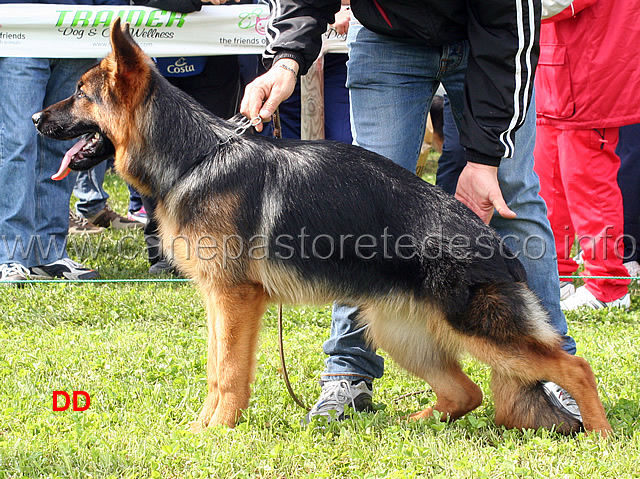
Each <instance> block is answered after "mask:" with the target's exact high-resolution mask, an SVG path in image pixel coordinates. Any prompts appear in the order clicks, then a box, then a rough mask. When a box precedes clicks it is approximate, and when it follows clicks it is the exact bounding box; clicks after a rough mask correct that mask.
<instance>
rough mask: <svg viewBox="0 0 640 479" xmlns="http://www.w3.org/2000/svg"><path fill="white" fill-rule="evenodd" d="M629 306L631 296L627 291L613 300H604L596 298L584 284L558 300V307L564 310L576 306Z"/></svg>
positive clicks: (593, 307)
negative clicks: (565, 297)
mask: <svg viewBox="0 0 640 479" xmlns="http://www.w3.org/2000/svg"><path fill="white" fill-rule="evenodd" d="M630 306H631V296H630V295H629V293H627V294H625V295H624V296H623V297H622V298H619V299H616V300H614V301H609V302H604V301H600V300H599V299H598V298H596V297H595V296H594V295H593V294H591V292H590V291H589V290H588V289H587V288H586V286H580V287H579V288H578V289H576V292H575V293H574V294H572V295H571V296H569V297H568V298H567V299H566V300H564V301H560V309H562V310H564V311H570V310H573V309H578V308H590V309H603V308H623V309H625V310H626V309H629V307H630Z"/></svg>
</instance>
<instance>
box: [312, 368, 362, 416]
mask: <svg viewBox="0 0 640 479" xmlns="http://www.w3.org/2000/svg"><path fill="white" fill-rule="evenodd" d="M372 396H373V387H372V385H371V384H370V383H367V381H365V380H364V379H361V380H358V381H347V380H345V379H341V380H336V381H322V392H321V393H320V398H319V399H318V402H317V403H316V404H315V405H314V406H313V407H312V408H311V411H309V413H307V416H306V417H305V420H306V422H307V424H308V423H310V422H311V420H312V419H313V418H314V417H315V416H324V417H326V418H327V422H331V421H334V420H337V421H342V420H343V419H346V418H347V417H348V416H345V414H344V408H345V406H350V407H351V408H353V410H354V411H373V404H372V402H371V397H372ZM331 411H333V413H331Z"/></svg>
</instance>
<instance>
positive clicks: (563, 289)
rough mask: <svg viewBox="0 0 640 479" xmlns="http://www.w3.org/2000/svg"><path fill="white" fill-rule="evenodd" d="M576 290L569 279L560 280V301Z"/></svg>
mask: <svg viewBox="0 0 640 479" xmlns="http://www.w3.org/2000/svg"><path fill="white" fill-rule="evenodd" d="M575 292H576V287H575V286H574V285H573V283H571V282H569V281H560V301H564V300H565V299H567V298H568V297H569V296H571V295H573V294H574V293H575Z"/></svg>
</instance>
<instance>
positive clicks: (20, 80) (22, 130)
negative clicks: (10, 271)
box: [0, 58, 95, 267]
mask: <svg viewBox="0 0 640 479" xmlns="http://www.w3.org/2000/svg"><path fill="white" fill-rule="evenodd" d="M94 63H95V60H88V59H46V58H0V264H2V263H11V262H16V263H20V264H22V265H23V266H25V267H32V266H37V265H41V264H47V263H51V262H53V261H56V260H58V259H60V258H64V257H66V256H67V252H66V237H67V232H68V229H69V198H70V195H71V189H72V188H73V184H74V181H75V175H69V176H68V177H67V178H65V179H64V180H62V181H53V180H51V175H53V174H54V173H55V172H56V171H57V170H58V167H59V166H60V162H61V160H62V157H63V156H64V154H65V152H66V151H67V150H68V149H69V148H70V147H71V146H72V144H73V142H71V141H56V140H51V139H48V138H45V137H43V136H41V135H38V132H37V131H36V129H35V127H34V126H33V123H32V122H31V115H33V114H34V113H35V112H37V111H40V110H41V109H42V108H44V107H46V106H48V105H51V104H52V103H55V102H57V101H59V100H62V99H64V98H66V97H68V96H70V95H71V94H72V93H73V92H74V91H75V86H76V83H77V81H78V79H79V78H80V75H81V74H82V73H84V71H85V70H87V69H88V68H89V67H90V66H91V65H93V64H94Z"/></svg>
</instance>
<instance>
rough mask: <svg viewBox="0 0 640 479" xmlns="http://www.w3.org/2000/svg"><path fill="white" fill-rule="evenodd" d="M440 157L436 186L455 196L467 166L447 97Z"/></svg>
mask: <svg viewBox="0 0 640 479" xmlns="http://www.w3.org/2000/svg"><path fill="white" fill-rule="evenodd" d="M442 116H443V121H442V123H443V125H442V133H443V135H444V143H443V144H442V155H440V158H439V159H438V171H437V172H436V185H438V186H439V187H440V188H442V189H443V190H444V191H446V192H447V193H450V194H452V195H453V194H455V192H456V186H458V178H459V177H460V173H462V170H463V168H464V167H465V165H466V164H467V160H466V159H465V157H464V148H462V145H461V144H460V133H458V127H457V125H456V119H455V118H454V116H453V111H451V102H450V101H449V96H448V95H446V94H445V96H444V108H443V111H442Z"/></svg>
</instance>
